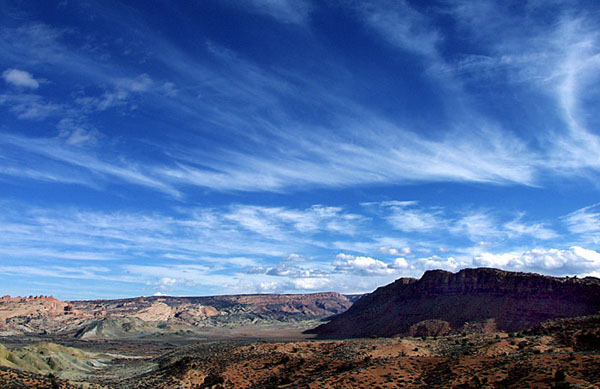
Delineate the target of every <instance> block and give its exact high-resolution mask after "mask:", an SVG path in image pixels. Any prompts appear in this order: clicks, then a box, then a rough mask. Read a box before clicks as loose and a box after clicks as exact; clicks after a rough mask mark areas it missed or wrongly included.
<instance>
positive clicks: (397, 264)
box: [389, 257, 409, 269]
mask: <svg viewBox="0 0 600 389" xmlns="http://www.w3.org/2000/svg"><path fill="white" fill-rule="evenodd" d="M389 266H390V267H391V268H393V269H407V268H408V267H409V265H408V262H406V259H404V258H402V257H398V258H396V259H394V262H392V263H391V264H390V265H389Z"/></svg>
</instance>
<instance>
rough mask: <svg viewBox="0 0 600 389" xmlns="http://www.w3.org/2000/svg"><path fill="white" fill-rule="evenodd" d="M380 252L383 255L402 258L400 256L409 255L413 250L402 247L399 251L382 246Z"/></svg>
mask: <svg viewBox="0 0 600 389" xmlns="http://www.w3.org/2000/svg"><path fill="white" fill-rule="evenodd" d="M378 251H379V252H380V253H382V254H387V255H394V256H400V255H408V254H410V253H411V251H412V250H411V248H410V247H402V248H401V249H399V250H398V249H397V248H394V247H389V246H382V247H380V248H379V250H378Z"/></svg>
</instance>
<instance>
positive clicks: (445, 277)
mask: <svg viewBox="0 0 600 389" xmlns="http://www.w3.org/2000/svg"><path fill="white" fill-rule="evenodd" d="M599 310H600V279H598V278H593V277H586V278H583V279H579V278H573V277H565V278H556V277H549V276H542V275H539V274H531V273H515V272H508V271H503V270H498V269H490V268H478V269H464V270H461V271H459V272H458V273H450V272H447V271H442V270H432V271H427V272H426V273H425V274H424V275H423V276H422V278H421V279H418V280H417V279H414V278H401V279H399V280H397V281H395V282H394V283H392V284H389V285H387V286H384V287H380V288H378V289H377V290H375V291H374V292H373V293H370V294H367V295H364V296H363V297H361V298H360V299H359V300H358V301H357V302H356V303H354V305H353V306H352V307H351V308H350V309H348V310H347V311H346V312H344V313H341V314H338V315H336V316H334V317H332V318H331V320H330V321H329V322H328V323H326V324H323V325H320V326H319V327H317V328H315V329H313V330H309V331H307V333H314V334H317V335H318V336H319V337H322V338H356V337H368V336H386V337H389V336H396V335H409V336H427V335H445V334H448V333H451V332H458V331H484V332H492V331H496V330H501V331H509V332H515V331H521V330H524V329H528V328H531V327H533V326H535V325H536V324H538V323H540V322H542V321H545V320H548V319H553V318H559V317H575V316H584V315H590V314H594V313H597V312H598V311H599Z"/></svg>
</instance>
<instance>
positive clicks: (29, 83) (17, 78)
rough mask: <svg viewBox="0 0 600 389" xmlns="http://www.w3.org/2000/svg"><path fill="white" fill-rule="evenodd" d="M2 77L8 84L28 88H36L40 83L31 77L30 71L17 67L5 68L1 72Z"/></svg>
mask: <svg viewBox="0 0 600 389" xmlns="http://www.w3.org/2000/svg"><path fill="white" fill-rule="evenodd" d="M2 78H4V81H5V82H6V83H8V84H11V85H14V86H17V87H21V88H29V89H37V88H39V86H40V83H39V82H38V81H37V80H36V79H35V78H33V76H32V75H31V73H29V72H26V71H24V70H19V69H6V70H5V71H4V72H2Z"/></svg>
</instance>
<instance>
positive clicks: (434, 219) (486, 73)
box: [0, 0, 600, 299]
mask: <svg viewBox="0 0 600 389" xmlns="http://www.w3.org/2000/svg"><path fill="white" fill-rule="evenodd" d="M0 9H2V12H0V76H1V79H0V284H1V285H2V286H1V288H0V292H1V293H3V294H11V295H31V294H33V295H37V294H44V295H54V296H56V297H58V298H62V299H91V298H116V297H130V296H139V295H145V296H148V295H154V294H170V295H216V294H237V293H307V292H318V291H338V292H341V293H363V292H369V291H372V290H374V289H375V288H377V287H378V286H381V285H385V284H387V283H389V282H392V281H393V280H395V279H397V278H400V277H420V276H421V275H422V274H423V272H424V271H426V270H429V269H445V270H449V271H458V270H459V269H462V268H467V267H482V266H483V267H497V268H501V269H506V270H514V271H527V272H537V273H542V274H548V275H555V276H565V275H569V276H574V275H577V276H579V277H584V276H597V277H600V196H599V195H600V185H599V184H598V183H599V182H600V180H599V179H600V115H598V105H599V103H600V4H599V3H598V2H597V1H577V0H573V1H559V0H544V1H541V0H530V1H521V0H519V1H496V2H494V1H477V2H474V1H461V0H457V1H450V0H439V1H429V2H421V1H408V0H406V1H402V0H397V1H335V2H325V1H311V0H237V1H233V0H220V1H216V0H214V1H212V0H201V1H200V0H186V1H155V0H148V1H143V2H138V1H110V0H107V1H94V0H90V1H50V0H49V1H43V2H29V1H7V0H0Z"/></svg>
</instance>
